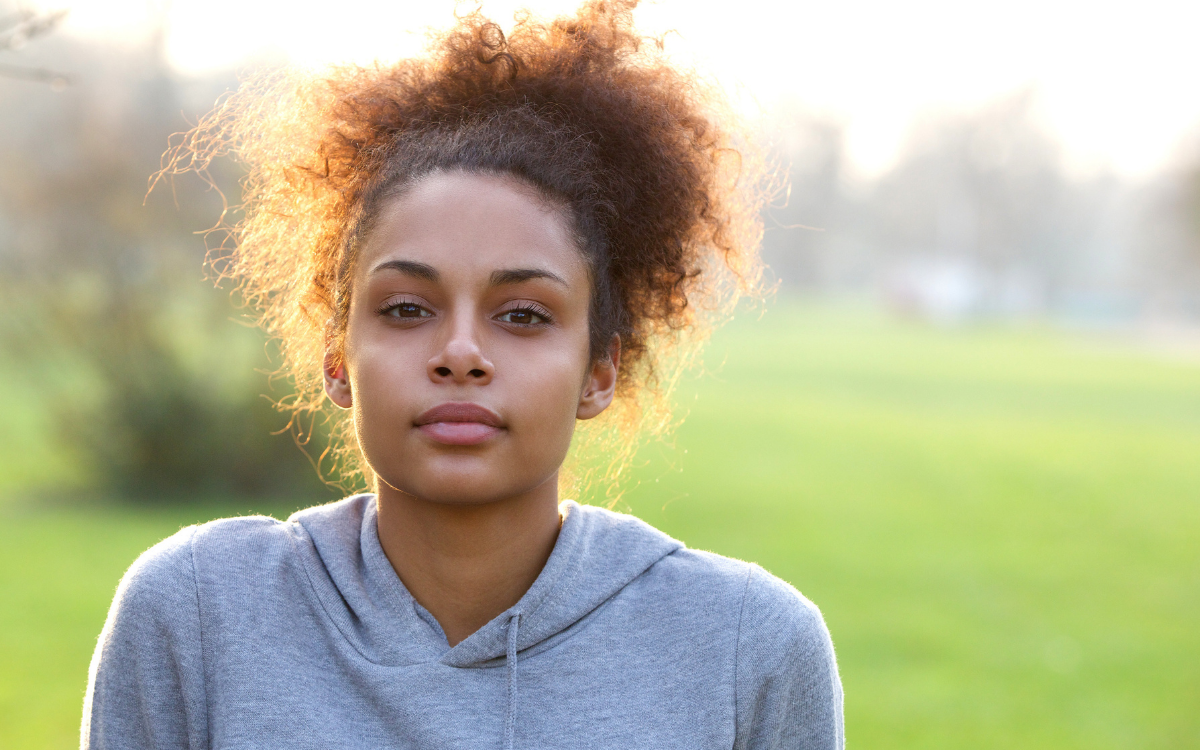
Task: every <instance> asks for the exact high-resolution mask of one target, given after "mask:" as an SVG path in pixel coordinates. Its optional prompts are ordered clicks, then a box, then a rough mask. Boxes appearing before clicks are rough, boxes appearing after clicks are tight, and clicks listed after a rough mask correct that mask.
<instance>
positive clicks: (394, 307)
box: [379, 301, 433, 320]
mask: <svg viewBox="0 0 1200 750" xmlns="http://www.w3.org/2000/svg"><path fill="white" fill-rule="evenodd" d="M379 312H380V313H381V314H382V315H386V316H388V317H391V318H403V319H405V320H414V319H418V318H432V317H433V313H432V312H430V311H429V310H428V309H426V308H424V307H422V306H421V305H418V304H417V303H416V302H406V301H399V302H389V303H387V304H385V305H384V306H383V308H382V309H380V311H379Z"/></svg>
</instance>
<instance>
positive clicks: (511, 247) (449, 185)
mask: <svg viewBox="0 0 1200 750" xmlns="http://www.w3.org/2000/svg"><path fill="white" fill-rule="evenodd" d="M361 252H362V255H361V256H360V257H359V259H358V262H357V264H356V265H357V266H358V274H357V275H360V276H361V275H362V274H364V273H370V271H371V269H373V268H375V267H377V266H378V265H379V264H381V263H386V262H387V261H389V260H410V261H417V262H420V263H425V264H428V265H430V266H433V267H434V268H436V269H437V270H438V271H439V272H440V273H441V274H443V275H445V276H447V277H449V278H462V279H466V278H471V277H480V278H482V277H485V276H488V275H490V274H491V273H492V272H493V271H495V270H497V269H510V268H530V267H539V268H544V269H545V270H548V271H552V272H554V273H555V274H557V275H559V276H560V277H562V278H564V279H566V280H568V281H569V282H571V285H572V286H574V285H576V284H581V283H583V284H585V283H586V275H587V266H586V262H585V260H584V257H583V254H582V253H581V252H580V250H579V246H578V243H577V241H576V239H575V236H574V234H573V232H572V231H571V227H570V222H569V221H568V219H567V213H566V210H565V209H564V208H562V207H559V206H556V205H554V204H552V203H551V202H549V201H548V200H546V199H545V198H544V197H542V196H541V195H540V194H539V193H538V192H537V190H536V189H535V188H533V187H532V186H530V185H528V184H526V183H524V182H522V181H520V180H519V179H517V178H515V177H507V176H502V175H487V174H483V175H481V174H471V173H466V172H438V173H434V174H432V175H430V176H428V177H424V178H422V179H420V180H419V181H417V182H416V183H414V184H413V185H411V186H409V187H408V188H407V189H406V190H405V191H404V192H403V193H401V194H400V195H398V196H394V197H391V198H387V199H385V200H384V201H383V203H382V205H381V206H380V208H379V213H378V215H377V216H376V217H375V220H374V222H373V227H372V228H371V231H370V234H369V235H368V237H367V238H366V242H365V243H364V245H363V248H362V251H361Z"/></svg>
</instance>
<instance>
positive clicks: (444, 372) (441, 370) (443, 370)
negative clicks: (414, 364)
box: [434, 367, 450, 378]
mask: <svg viewBox="0 0 1200 750" xmlns="http://www.w3.org/2000/svg"><path fill="white" fill-rule="evenodd" d="M434 372H436V373H437V374H438V375H441V376H442V377H443V378H447V377H450V368H449V367H438V368H436V369H435V370H434Z"/></svg>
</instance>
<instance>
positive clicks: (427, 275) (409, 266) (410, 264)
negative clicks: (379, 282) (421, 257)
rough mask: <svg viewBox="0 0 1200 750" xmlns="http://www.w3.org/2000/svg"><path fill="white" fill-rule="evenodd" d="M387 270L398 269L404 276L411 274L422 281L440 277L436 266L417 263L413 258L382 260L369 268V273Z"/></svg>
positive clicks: (373, 273) (434, 279)
mask: <svg viewBox="0 0 1200 750" xmlns="http://www.w3.org/2000/svg"><path fill="white" fill-rule="evenodd" d="M387 270H392V271H398V272H400V273H402V274H404V275H406V276H413V277H415V278H418V279H421V280H422V281H437V280H438V279H439V278H441V274H439V273H438V272H437V269H436V268H434V267H433V266H431V265H429V264H428V263H418V262H417V261H415V260H389V261H384V262H383V263H380V264H379V265H377V266H375V267H374V268H372V269H371V275H372V276H374V275H375V274H377V273H379V272H380V271H387Z"/></svg>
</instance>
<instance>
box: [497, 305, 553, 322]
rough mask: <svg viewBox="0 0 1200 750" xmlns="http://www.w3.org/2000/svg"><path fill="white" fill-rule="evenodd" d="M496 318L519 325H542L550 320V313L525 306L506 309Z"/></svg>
mask: <svg viewBox="0 0 1200 750" xmlns="http://www.w3.org/2000/svg"><path fill="white" fill-rule="evenodd" d="M496 320H498V321H500V322H501V323H511V324H513V325H518V326H541V325H546V324H547V323H549V322H550V313H548V312H546V311H544V310H540V309H538V308H535V307H530V306H523V307H516V308H513V309H511V310H505V311H504V312H502V313H500V314H499V315H497V316H496Z"/></svg>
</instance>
